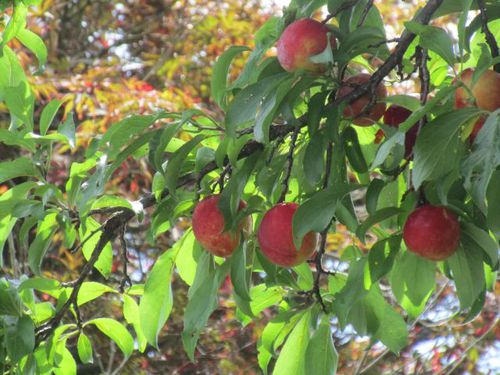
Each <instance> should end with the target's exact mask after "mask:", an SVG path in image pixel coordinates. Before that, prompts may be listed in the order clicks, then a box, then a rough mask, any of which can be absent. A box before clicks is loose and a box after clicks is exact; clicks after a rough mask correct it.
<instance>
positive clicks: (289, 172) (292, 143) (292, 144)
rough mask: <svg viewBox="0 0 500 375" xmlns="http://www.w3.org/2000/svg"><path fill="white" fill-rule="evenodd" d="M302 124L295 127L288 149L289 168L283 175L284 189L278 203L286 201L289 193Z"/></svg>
mask: <svg viewBox="0 0 500 375" xmlns="http://www.w3.org/2000/svg"><path fill="white" fill-rule="evenodd" d="M299 132H300V126H297V127H295V130H294V131H293V133H292V139H291V141H290V149H289V150H288V155H287V161H288V162H287V168H286V170H285V176H284V177H283V182H282V184H281V186H282V190H281V195H280V197H279V199H278V203H281V202H284V201H285V198H286V194H287V193H288V183H289V182H290V176H291V175H292V168H293V154H294V152H295V145H296V143H297V138H298V136H299Z"/></svg>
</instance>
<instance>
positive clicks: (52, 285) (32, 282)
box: [18, 277, 61, 292]
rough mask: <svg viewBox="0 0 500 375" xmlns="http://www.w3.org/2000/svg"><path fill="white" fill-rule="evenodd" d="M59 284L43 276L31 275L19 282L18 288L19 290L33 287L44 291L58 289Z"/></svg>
mask: <svg viewBox="0 0 500 375" xmlns="http://www.w3.org/2000/svg"><path fill="white" fill-rule="evenodd" d="M60 285H61V284H60V283H59V281H57V280H53V279H46V278H43V277H31V278H29V279H26V280H24V281H23V282H22V283H21V284H19V287H18V290H19V291H20V292H21V291H23V290H25V289H35V290H38V291H42V292H45V291H49V290H55V289H59V287H60Z"/></svg>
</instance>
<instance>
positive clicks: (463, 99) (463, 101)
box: [455, 68, 500, 112]
mask: <svg viewBox="0 0 500 375" xmlns="http://www.w3.org/2000/svg"><path fill="white" fill-rule="evenodd" d="M473 74H474V69H471V68H469V69H465V70H464V71H463V72H462V74H461V75H460V77H459V78H458V79H460V80H461V81H462V83H463V84H465V85H466V86H467V87H468V88H469V90H470V91H471V92H472V97H471V95H470V93H469V90H467V89H465V88H464V87H458V88H457V91H455V107H456V108H463V107H471V106H474V102H475V105H476V106H477V107H479V108H481V109H484V110H487V111H490V112H493V111H496V110H497V109H498V108H500V73H497V72H495V71H493V70H486V71H485V72H484V73H483V74H482V75H481V76H480V77H479V79H478V80H477V81H476V83H475V84H474V86H472V75H473Z"/></svg>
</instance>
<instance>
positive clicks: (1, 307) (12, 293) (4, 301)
mask: <svg viewBox="0 0 500 375" xmlns="http://www.w3.org/2000/svg"><path fill="white" fill-rule="evenodd" d="M21 304H22V303H21V300H20V298H19V295H18V293H17V290H16V289H15V288H14V287H13V286H12V285H11V284H10V283H9V282H8V281H7V280H5V279H3V278H2V279H0V316H1V315H12V316H21V312H22V309H21Z"/></svg>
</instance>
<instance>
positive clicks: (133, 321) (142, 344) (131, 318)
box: [123, 294, 148, 353]
mask: <svg viewBox="0 0 500 375" xmlns="http://www.w3.org/2000/svg"><path fill="white" fill-rule="evenodd" d="M123 317H124V318H125V320H126V321H127V323H128V324H130V325H132V326H133V327H134V330H135V334H136V336H137V344H138V349H139V351H140V352H141V353H144V350H145V349H146V346H147V344H148V342H147V340H146V337H145V336H144V333H143V332H142V327H141V316H140V313H139V306H138V305H137V303H136V302H135V300H134V298H133V297H131V296H129V295H128V294H124V295H123Z"/></svg>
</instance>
